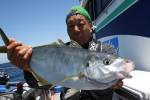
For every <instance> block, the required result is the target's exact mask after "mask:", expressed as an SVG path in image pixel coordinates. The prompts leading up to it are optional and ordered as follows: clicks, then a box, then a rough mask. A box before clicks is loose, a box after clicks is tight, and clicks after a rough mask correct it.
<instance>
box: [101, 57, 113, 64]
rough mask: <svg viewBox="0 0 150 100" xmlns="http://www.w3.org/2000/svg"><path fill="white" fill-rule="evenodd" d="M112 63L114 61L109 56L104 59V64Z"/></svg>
mask: <svg viewBox="0 0 150 100" xmlns="http://www.w3.org/2000/svg"><path fill="white" fill-rule="evenodd" d="M111 63H112V61H111V60H110V59H109V58H106V59H104V60H103V64H104V65H110V64H111Z"/></svg>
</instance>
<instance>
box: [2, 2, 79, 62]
mask: <svg viewBox="0 0 150 100" xmlns="http://www.w3.org/2000/svg"><path fill="white" fill-rule="evenodd" d="M75 5H79V0H1V1H0V27H1V28H2V29H3V30H4V31H5V33H6V34H7V35H8V36H9V37H10V38H15V39H16V40H18V41H21V42H23V43H24V44H27V45H31V46H38V45H43V44H48V43H51V42H54V41H56V40H57V39H58V38H60V39H63V40H64V42H66V41H69V37H68V35H67V31H66V23H65V18H66V15H67V13H68V11H69V10H70V8H71V7H72V6H75ZM0 45H3V42H2V40H0ZM4 62H7V59H6V55H2V54H0V63H4Z"/></svg>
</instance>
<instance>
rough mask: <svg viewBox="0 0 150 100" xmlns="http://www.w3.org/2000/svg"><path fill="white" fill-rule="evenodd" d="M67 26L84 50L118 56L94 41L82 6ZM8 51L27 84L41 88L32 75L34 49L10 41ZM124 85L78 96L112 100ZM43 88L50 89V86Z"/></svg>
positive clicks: (89, 99)
mask: <svg viewBox="0 0 150 100" xmlns="http://www.w3.org/2000/svg"><path fill="white" fill-rule="evenodd" d="M66 24H67V31H68V35H69V37H70V39H71V40H73V41H76V42H77V43H78V44H79V45H80V46H82V48H84V49H89V50H93V51H99V52H105V53H109V54H114V55H115V54H116V52H115V49H114V48H112V47H111V46H109V45H103V44H101V43H100V42H98V41H96V40H94V39H93V36H92V32H93V29H92V23H91V17H90V16H89V14H88V12H87V11H86V10H85V9H84V8H82V7H80V6H76V7H73V8H72V9H71V11H70V12H69V14H68V15H67V18H66ZM66 45H72V44H71V42H68V43H66ZM7 50H8V58H9V60H10V61H11V63H12V64H14V65H16V66H18V67H19V68H21V69H23V70H24V75H25V79H26V81H27V83H28V84H29V85H30V86H31V87H33V88H40V86H39V85H38V84H37V83H38V81H37V80H36V79H35V78H34V76H33V75H32V74H31V73H30V66H29V61H30V57H31V55H32V47H31V46H27V45H24V44H22V43H20V42H17V41H16V40H10V43H9V45H8V46H7ZM122 84H123V83H122V81H120V82H118V83H117V84H116V85H115V86H113V88H109V89H106V90H89V91H87V90H86V91H83V90H82V91H80V92H78V95H77V96H78V97H79V98H78V99H80V100H99V99H100V100H111V99H112V94H113V89H115V88H120V87H121V86H122ZM42 88H48V86H45V87H42ZM73 98H74V97H73V96H72V97H70V99H73Z"/></svg>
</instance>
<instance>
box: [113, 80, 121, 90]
mask: <svg viewBox="0 0 150 100" xmlns="http://www.w3.org/2000/svg"><path fill="white" fill-rule="evenodd" d="M122 86H123V81H122V80H119V81H118V82H117V83H116V84H115V85H113V86H112V89H113V90H117V89H121V88H122Z"/></svg>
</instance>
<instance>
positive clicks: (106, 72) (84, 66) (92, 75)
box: [0, 29, 134, 90]
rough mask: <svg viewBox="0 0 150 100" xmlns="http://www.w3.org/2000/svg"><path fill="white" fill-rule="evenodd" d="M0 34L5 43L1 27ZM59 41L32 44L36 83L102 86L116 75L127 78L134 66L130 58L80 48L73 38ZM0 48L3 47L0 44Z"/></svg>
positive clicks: (6, 42)
mask: <svg viewBox="0 0 150 100" xmlns="http://www.w3.org/2000/svg"><path fill="white" fill-rule="evenodd" d="M0 35H1V37H2V39H3V40H4V43H5V45H8V43H9V39H8V38H7V36H6V35H5V33H4V32H3V31H2V29H0ZM60 42H61V43H60V44H61V45H59V44H57V43H54V44H55V45H54V44H53V45H52V44H51V45H43V46H38V47H33V52H32V56H31V59H30V67H31V73H32V74H33V76H34V77H35V78H36V79H37V80H38V81H39V83H40V86H43V85H48V84H52V85H53V86H54V85H62V86H64V87H69V88H75V89H82V90H95V89H101V90H103V89H106V88H110V87H111V86H112V85H114V84H116V82H117V81H118V80H120V79H124V78H129V76H130V75H129V73H130V72H131V71H132V70H133V69H134V63H133V62H132V61H130V60H127V59H124V58H120V57H117V56H114V55H110V54H106V53H102V52H96V51H90V50H87V49H83V48H81V46H80V45H79V44H78V43H77V42H74V41H71V43H72V44H71V45H70V46H65V45H64V44H63V42H62V41H60ZM0 51H1V52H6V51H7V50H6V48H5V49H4V48H1V47H0Z"/></svg>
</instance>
